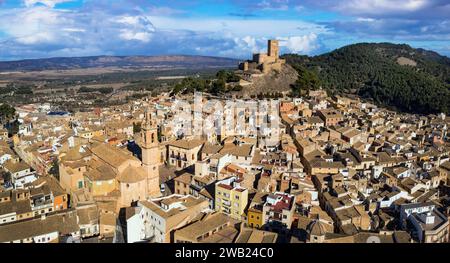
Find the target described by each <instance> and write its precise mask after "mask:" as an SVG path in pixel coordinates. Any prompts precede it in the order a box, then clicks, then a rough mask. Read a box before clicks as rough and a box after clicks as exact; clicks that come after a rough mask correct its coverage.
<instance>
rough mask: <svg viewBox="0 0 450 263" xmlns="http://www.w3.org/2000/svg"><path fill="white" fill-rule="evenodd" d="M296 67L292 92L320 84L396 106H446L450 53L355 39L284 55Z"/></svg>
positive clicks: (449, 103) (432, 109)
mask: <svg viewBox="0 0 450 263" xmlns="http://www.w3.org/2000/svg"><path fill="white" fill-rule="evenodd" d="M283 57H284V58H285V59H286V61H287V63H288V64H290V65H291V66H292V67H294V68H295V69H296V70H297V71H298V72H299V79H298V80H297V82H296V84H295V85H293V92H294V93H305V92H306V91H307V90H309V89H317V88H319V87H322V88H324V89H326V90H328V91H329V92H330V93H332V94H342V93H344V94H349V93H350V94H357V95H359V96H361V97H363V98H367V99H370V100H372V101H373V102H375V103H377V104H379V105H383V106H388V107H391V108H394V109H396V110H400V111H405V112H412V113H422V114H436V113H440V112H444V113H449V110H450V58H448V57H446V56H441V55H439V54H438V53H436V52H433V51H428V50H425V49H421V48H418V49H416V48H412V47H411V46H409V45H406V44H392V43H358V44H352V45H348V46H344V47H342V48H339V49H336V50H334V51H331V52H329V53H325V54H322V55H318V56H312V57H309V56H301V55H296V54H286V55H283Z"/></svg>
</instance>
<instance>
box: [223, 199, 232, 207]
mask: <svg viewBox="0 0 450 263" xmlns="http://www.w3.org/2000/svg"><path fill="white" fill-rule="evenodd" d="M222 204H223V205H225V206H231V202H230V201H226V200H223V201H222Z"/></svg>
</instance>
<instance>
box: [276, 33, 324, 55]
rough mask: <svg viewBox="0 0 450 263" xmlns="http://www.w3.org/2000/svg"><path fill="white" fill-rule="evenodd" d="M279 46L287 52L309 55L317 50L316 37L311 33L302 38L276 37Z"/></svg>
mask: <svg viewBox="0 0 450 263" xmlns="http://www.w3.org/2000/svg"><path fill="white" fill-rule="evenodd" d="M277 39H278V40H280V46H281V47H286V49H287V50H288V51H289V52H293V53H303V54H309V53H311V52H313V51H314V50H316V49H318V48H319V45H318V43H317V35H316V34H314V33H311V34H309V35H304V36H293V37H278V38H277Z"/></svg>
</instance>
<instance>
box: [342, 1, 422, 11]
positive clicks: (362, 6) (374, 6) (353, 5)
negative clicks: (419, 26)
mask: <svg viewBox="0 0 450 263" xmlns="http://www.w3.org/2000/svg"><path fill="white" fill-rule="evenodd" d="M429 3H430V2H429V1H428V0H350V1H344V2H341V3H340V5H339V6H338V7H337V9H338V10H341V11H348V12H350V13H354V14H359V13H365V14H379V13H380V12H384V13H390V12H412V11H417V10H419V9H422V8H424V7H426V6H427V5H428V4H429Z"/></svg>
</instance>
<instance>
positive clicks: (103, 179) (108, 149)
mask: <svg viewBox="0 0 450 263" xmlns="http://www.w3.org/2000/svg"><path fill="white" fill-rule="evenodd" d="M157 138H158V137H157V127H156V124H155V122H154V120H153V119H152V116H151V113H150V111H148V110H147V111H146V112H145V119H144V121H143V123H142V128H141V149H142V161H141V160H139V159H138V158H136V157H135V156H133V155H132V154H131V153H130V152H128V151H127V150H124V149H120V148H118V147H115V146H111V145H109V144H105V143H97V144H93V145H92V146H91V147H90V148H89V151H90V152H91V153H92V158H91V160H90V161H89V164H88V168H87V170H86V172H85V173H84V175H85V182H86V187H87V188H88V190H89V192H90V193H91V194H92V196H93V198H94V199H95V200H96V201H99V202H108V203H113V206H114V207H115V210H116V211H118V210H119V209H120V208H121V207H129V206H130V205H131V203H132V202H136V201H139V200H147V199H148V198H155V197H159V196H161V193H160V189H159V185H160V184H159V169H158V166H159V159H158V157H159V156H160V153H159V142H158V139H157Z"/></svg>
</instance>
